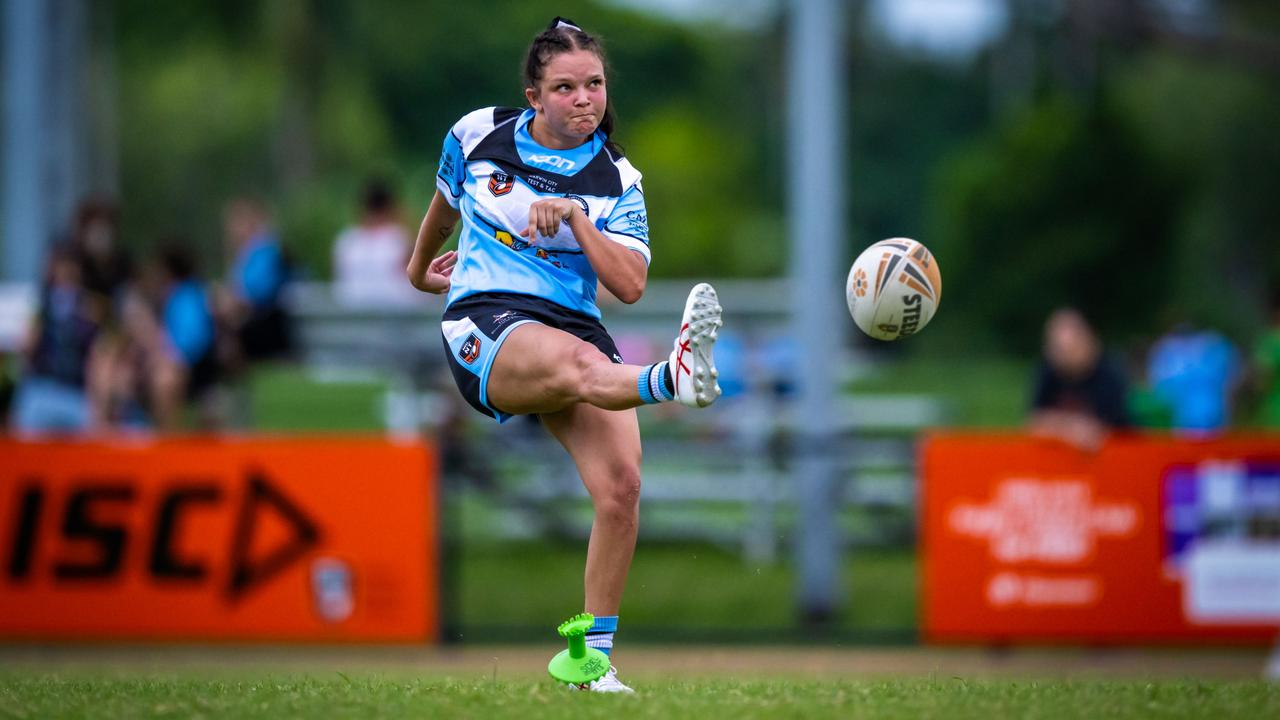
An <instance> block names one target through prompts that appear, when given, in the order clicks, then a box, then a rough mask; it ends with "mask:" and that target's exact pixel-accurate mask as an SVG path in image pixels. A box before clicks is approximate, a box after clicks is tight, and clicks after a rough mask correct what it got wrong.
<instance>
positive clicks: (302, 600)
mask: <svg viewBox="0 0 1280 720" xmlns="http://www.w3.org/2000/svg"><path fill="white" fill-rule="evenodd" d="M434 473H435V463H434V460H433V458H432V453H431V449H430V447H429V446H426V445H424V444H422V443H419V442H410V443H394V442H389V441H387V440H384V439H376V438H342V437H324V438H313V439H248V438H243V439H241V438H189V439H159V440H153V441H152V440H149V441H127V440H119V441H114V442H108V441H86V442H19V441H12V440H3V439H0V562H2V563H3V564H2V565H0V638H26V639H42V640H43V639H60V638H63V639H77V640H79V639H201V640H309V641H360V642H370V641H382V642H385V641H399V642H406V641H407V642H423V641H428V640H432V639H434V638H435V637H436V636H437V634H438V621H437V612H438V599H437V598H438V591H437V582H438V580H437V572H436V568H437V562H438V559H437V551H436V533H435V528H436V512H437V509H436V508H437V506H436V494H435V493H436V483H435V477H434Z"/></svg>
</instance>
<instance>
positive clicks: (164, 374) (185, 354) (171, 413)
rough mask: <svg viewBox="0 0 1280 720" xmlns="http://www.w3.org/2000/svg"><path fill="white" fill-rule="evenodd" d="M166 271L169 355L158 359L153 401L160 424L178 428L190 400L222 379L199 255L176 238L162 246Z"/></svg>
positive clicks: (163, 318) (164, 318)
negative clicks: (198, 267) (198, 271)
mask: <svg viewBox="0 0 1280 720" xmlns="http://www.w3.org/2000/svg"><path fill="white" fill-rule="evenodd" d="M160 274H161V293H162V297H161V302H160V325H161V328H162V330H163V335H164V345H163V347H164V352H165V356H166V357H165V358H163V360H162V361H160V362H157V363H156V370H155V375H154V377H153V389H152V398H151V401H152V411H153V413H154V415H155V419H156V424H157V425H158V426H159V427H160V428H161V429H165V430H174V429H177V428H178V427H180V426H181V420H182V409H183V407H184V406H185V404H186V403H187V402H188V401H191V400H196V399H198V398H199V397H200V396H201V395H202V394H203V393H204V392H205V391H206V390H208V389H209V388H210V387H212V385H213V383H214V382H215V381H216V379H217V360H216V352H215V346H214V340H215V332H216V326H215V323H214V318H213V312H212V309H211V307H210V303H209V296H208V293H207V292H206V291H205V286H204V284H203V283H202V282H200V279H199V278H198V277H197V274H196V266H195V259H194V258H193V257H192V255H191V252H190V251H189V250H188V249H187V247H186V246H185V245H184V244H180V243H176V242H174V243H171V244H169V245H167V246H166V247H165V248H164V249H163V250H162V251H161V253H160Z"/></svg>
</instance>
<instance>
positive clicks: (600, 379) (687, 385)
mask: <svg viewBox="0 0 1280 720" xmlns="http://www.w3.org/2000/svg"><path fill="white" fill-rule="evenodd" d="M720 316H721V307H720V304H719V301H718V299H717V298H716V294H715V290H714V289H712V288H711V286H710V285H708V284H706V283H700V284H699V285H697V286H695V287H694V288H693V290H692V291H691V292H690V293H689V298H688V300H687V301H686V302H685V308H684V312H683V314H682V316H681V321H680V330H679V332H678V333H677V335H676V339H675V342H674V344H673V348H672V351H671V355H670V356H669V357H668V359H667V361H665V362H660V363H655V364H653V365H646V366H640V365H623V364H618V363H615V362H613V361H612V360H610V359H609V358H608V357H606V356H605V355H604V353H602V352H600V350H599V349H597V348H596V347H595V346H594V345H592V344H590V343H588V342H586V341H584V340H581V339H579V338H577V337H574V336H573V335H570V334H569V333H566V332H563V331H561V330H557V329H555V328H551V327H548V326H546V325H541V324H538V323H526V324H524V325H521V326H519V327H517V328H515V329H514V330H512V331H511V334H510V335H509V336H508V337H507V338H506V340H505V342H503V344H502V348H501V349H500V350H499V351H498V355H497V357H496V358H495V359H494V362H493V367H492V369H491V370H490V372H489V376H488V387H487V388H486V395H487V397H488V400H489V403H490V404H491V405H492V406H493V407H496V408H498V409H499V410H501V411H503V412H506V413H511V414H513V415H526V414H540V413H551V412H557V411H559V410H562V409H564V408H566V407H568V406H570V405H572V404H574V403H587V404H589V405H594V406H595V407H598V408H602V409H605V410H628V409H631V408H634V407H639V406H640V405H646V404H651V403H657V402H664V401H669V400H678V401H680V402H681V403H683V404H685V405H690V406H692V407H706V406H707V405H710V404H711V403H713V402H715V400H716V398H718V397H719V396H720V386H719V384H718V383H717V382H716V377H717V376H718V372H717V371H716V368H715V361H714V356H713V354H712V350H713V347H714V345H715V342H716V332H717V330H718V329H719V328H720V326H721V325H722V324H723V322H722V320H721V317H720Z"/></svg>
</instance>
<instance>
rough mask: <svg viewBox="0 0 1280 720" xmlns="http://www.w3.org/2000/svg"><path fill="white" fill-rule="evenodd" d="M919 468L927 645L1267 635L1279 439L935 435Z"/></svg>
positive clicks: (1279, 587)
mask: <svg viewBox="0 0 1280 720" xmlns="http://www.w3.org/2000/svg"><path fill="white" fill-rule="evenodd" d="M921 465H922V468H921V469H922V478H923V489H922V490H923V492H922V508H921V536H922V537H921V557H922V563H923V568H922V581H923V603H922V613H923V618H922V626H923V633H924V636H925V638H926V639H927V640H930V641H936V642H1014V641H1031V642H1043V641H1048V642H1057V641H1069V642H1088V643H1128V642H1139V643H1142V642H1186V641H1213V642H1223V641H1226V642H1246V643H1252V642H1257V643H1265V642H1271V641H1273V640H1275V638H1276V635H1277V629H1278V628H1280V437H1275V436H1272V437H1266V436H1254V437H1233V438H1220V439H1213V440H1194V439H1183V438H1174V437H1136V436H1135V437H1122V438H1115V439H1112V440H1111V441H1110V442H1108V443H1107V444H1106V445H1105V446H1104V447H1103V448H1102V449H1101V450H1100V451H1099V452H1097V453H1084V452H1081V451H1079V450H1076V449H1074V448H1071V447H1068V446H1066V445H1064V444H1062V443H1059V442H1056V441H1052V440H1046V439H1038V438H1030V437H1022V436H1014V435H1006V436H999V435H995V436H992V435H972V434H937V435H933V436H931V437H929V438H928V439H927V440H926V441H925V443H924V446H923V450H922V462H921Z"/></svg>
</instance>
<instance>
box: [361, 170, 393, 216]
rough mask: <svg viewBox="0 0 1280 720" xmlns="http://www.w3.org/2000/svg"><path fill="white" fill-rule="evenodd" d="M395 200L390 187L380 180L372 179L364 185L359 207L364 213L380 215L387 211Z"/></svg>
mask: <svg viewBox="0 0 1280 720" xmlns="http://www.w3.org/2000/svg"><path fill="white" fill-rule="evenodd" d="M395 200H396V198H395V193H393V192H391V186H390V185H388V184H387V182H386V181H385V180H383V179H382V178H373V179H371V180H369V181H368V182H366V183H365V184H364V194H363V197H362V198H361V200H360V206H361V208H363V209H364V211H365V212H372V213H380V212H385V211H386V210H389V209H390V208H391V206H392V205H393V204H395Z"/></svg>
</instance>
